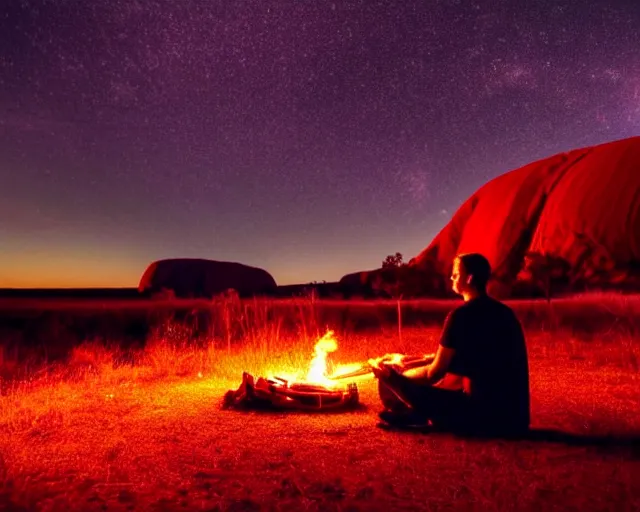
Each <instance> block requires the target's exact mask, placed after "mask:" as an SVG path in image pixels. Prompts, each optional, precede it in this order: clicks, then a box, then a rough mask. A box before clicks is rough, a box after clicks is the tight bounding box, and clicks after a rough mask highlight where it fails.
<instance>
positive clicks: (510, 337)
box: [440, 295, 530, 430]
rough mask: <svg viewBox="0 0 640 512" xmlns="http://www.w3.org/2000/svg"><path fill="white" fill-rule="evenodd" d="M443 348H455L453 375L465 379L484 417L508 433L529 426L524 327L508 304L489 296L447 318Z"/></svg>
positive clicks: (473, 399)
mask: <svg viewBox="0 0 640 512" xmlns="http://www.w3.org/2000/svg"><path fill="white" fill-rule="evenodd" d="M440 343H441V345H443V346H444V347H448V348H452V349H454V350H455V351H456V352H455V356H454V358H453V360H452V361H451V365H450V368H449V372H451V373H454V374H457V375H461V376H463V377H465V381H466V383H467V384H466V386H465V391H466V392H467V393H469V395H470V396H471V398H472V401H473V403H474V405H475V406H476V407H477V408H478V412H479V414H480V415H481V417H482V418H486V419H488V420H489V423H490V424H496V425H499V426H503V427H505V428H507V429H513V428H515V429H518V430H520V429H524V428H527V427H528V426H529V420H530V414H529V365H528V358H527V350H526V346H525V340H524V334H523V332H522V327H521V325H520V322H519V321H518V319H517V318H516V316H515V314H514V313H513V311H512V310H511V309H510V308H509V307H507V306H506V305H504V304H502V303H500V302H498V301H496V300H494V299H492V298H490V297H488V296H486V295H483V296H480V297H477V298H475V299H472V300H469V301H468V302H465V304H463V305H462V306H460V307H458V308H457V309H455V310H454V311H452V312H451V314H450V315H449V316H448V317H447V321H446V323H445V328H444V331H443V333H442V340H441V342H440Z"/></svg>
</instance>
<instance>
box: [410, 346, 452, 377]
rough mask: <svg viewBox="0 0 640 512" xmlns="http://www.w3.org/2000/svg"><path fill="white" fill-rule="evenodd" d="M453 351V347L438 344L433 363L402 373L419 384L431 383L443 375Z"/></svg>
mask: <svg viewBox="0 0 640 512" xmlns="http://www.w3.org/2000/svg"><path fill="white" fill-rule="evenodd" d="M455 353H456V351H455V350H454V349H452V348H447V347H443V346H442V345H440V346H438V351H437V352H436V357H435V359H434V360H433V363H431V364H430V365H428V366H423V367H421V368H413V369H411V370H407V371H406V372H404V373H403V375H404V376H406V377H409V378H410V379H411V380H413V381H414V382H417V383H419V384H426V385H433V384H435V383H436V382H438V381H440V380H442V378H443V377H444V376H445V374H446V373H447V370H448V369H449V366H450V365H451V360H452V359H453V356H454V354H455Z"/></svg>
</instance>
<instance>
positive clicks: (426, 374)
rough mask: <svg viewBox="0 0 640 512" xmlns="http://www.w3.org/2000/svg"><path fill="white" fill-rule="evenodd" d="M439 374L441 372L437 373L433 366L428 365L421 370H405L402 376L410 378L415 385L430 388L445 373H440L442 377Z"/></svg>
mask: <svg viewBox="0 0 640 512" xmlns="http://www.w3.org/2000/svg"><path fill="white" fill-rule="evenodd" d="M440 373H441V372H439V371H438V369H437V368H436V367H435V366H434V365H433V364H430V365H428V366H423V367H421V368H413V369H411V370H407V371H406V372H403V375H404V376H405V377H408V378H410V379H411V380H412V381H413V382H415V383H417V384H422V385H425V386H432V385H433V384H435V383H436V382H438V381H440V380H441V379H442V378H443V377H444V374H445V373H446V372H442V375H440Z"/></svg>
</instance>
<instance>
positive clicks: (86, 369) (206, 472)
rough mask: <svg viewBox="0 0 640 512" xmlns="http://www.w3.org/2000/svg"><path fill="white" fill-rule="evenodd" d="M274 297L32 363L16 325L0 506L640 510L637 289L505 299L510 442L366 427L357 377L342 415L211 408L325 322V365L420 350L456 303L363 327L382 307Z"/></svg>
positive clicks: (3, 424)
mask: <svg viewBox="0 0 640 512" xmlns="http://www.w3.org/2000/svg"><path fill="white" fill-rule="evenodd" d="M288 304H289V306H290V307H291V308H292V309H290V310H288V312H287V315H288V316H289V317H290V320H291V321H290V322H289V323H286V322H282V321H281V320H278V317H277V316H274V315H271V314H270V313H269V312H264V311H263V313H262V316H260V315H257V316H256V315H255V314H254V317H252V318H253V320H252V322H251V324H250V325H249V324H248V323H247V320H246V313H247V310H243V311H244V314H245V316H244V317H243V318H244V320H243V319H242V318H240V319H236V320H237V322H236V323H237V324H238V325H240V324H242V322H244V324H242V325H244V328H243V329H236V328H233V325H236V324H234V323H233V322H232V321H231V319H230V317H229V316H227V318H226V320H224V321H223V324H222V327H220V324H218V323H215V322H213V323H210V324H208V329H209V331H208V333H207V332H205V334H204V335H202V332H200V336H199V338H198V340H197V342H194V341H193V339H192V331H191V330H189V329H192V328H193V326H192V325H191V327H190V328H189V329H187V328H185V327H184V325H183V324H178V323H176V322H171V321H167V322H165V323H164V324H162V325H161V327H162V328H161V329H156V330H155V331H154V332H153V333H152V334H151V335H149V337H148V338H147V343H146V344H145V346H144V347H143V348H140V349H136V350H134V351H131V350H129V351H123V350H121V349H120V348H118V346H117V344H116V345H112V344H108V343H105V340H87V341H85V342H83V343H80V344H76V345H74V346H73V347H72V348H70V349H69V352H68V354H67V356H66V357H65V358H63V359H57V360H56V361H46V360H45V361H43V360H38V361H36V360H33V361H31V362H30V360H29V359H28V358H26V357H25V356H24V351H22V352H20V351H19V350H18V349H16V347H15V343H16V333H15V331H14V332H13V334H12V335H11V336H12V342H11V343H9V341H6V342H4V343H3V344H2V347H3V350H2V351H1V352H0V372H1V373H0V375H1V376H2V395H1V396H0V510H16V511H18V510H51V511H53V510H60V511H62V510H78V511H92V510H211V511H213V510H217V511H226V510H229V511H242V510H245V511H254V510H255V511H258V510H292V511H293V510H353V511H356V510H580V511H584V510H640V484H638V482H640V373H639V368H640V298H638V297H623V296H616V295H592V296H585V297H580V298H574V299H565V300H561V301H553V302H552V305H551V306H549V305H548V304H546V303H545V302H527V303H518V304H514V307H515V308H516V311H517V312H518V314H519V315H520V317H521V319H522V320H523V323H524V325H525V330H526V333H527V341H528V349H529V358H530V371H531V394H532V422H533V432H532V433H531V436H529V437H528V438H527V439H522V440H517V441H516V440H495V439H494V440H488V439H464V438H459V437H455V436H452V435H449V434H444V433H421V432H389V431H386V430H383V429H380V428H377V427H376V423H377V417H376V413H377V412H378V410H379V404H378V399H377V394H376V386H375V382H374V381H373V380H371V379H363V380H360V381H359V382H358V386H359V389H360V399H361V403H362V407H361V408H359V409H358V410H355V411H350V412H343V413H320V414H318V413H316V414H312V413H293V412H287V413H274V412H240V411H228V410H221V408H220V402H221V399H222V396H223V394H224V392H225V391H226V390H228V389H231V388H235V387H237V386H238V385H239V383H240V378H241V374H242V371H243V370H247V371H250V372H252V373H253V374H255V375H267V374H269V373H274V374H278V373H279V372H291V371H293V370H299V369H303V368H306V367H307V365H308V364H309V362H310V360H311V357H312V355H313V346H314V342H315V340H316V339H317V337H318V336H320V335H322V334H323V330H324V329H325V328H327V327H329V328H335V329H336V331H337V339H338V344H339V346H338V350H337V351H336V352H335V353H334V354H332V356H331V357H332V358H333V360H334V362H338V363H349V362H354V361H360V360H363V359H366V358H368V357H373V356H378V355H381V354H384V353H386V352H406V353H424V352H431V351H433V350H434V349H435V348H436V346H437V343H438V334H439V327H438V325H439V322H440V318H441V317H442V316H443V315H444V314H446V311H447V310H448V309H450V308H451V307H452V305H453V304H452V303H436V302H433V303H428V302H425V301H423V302H422V303H420V304H418V303H413V305H411V304H407V305H405V306H403V307H405V308H406V309H405V313H403V315H406V317H405V325H404V326H403V328H402V330H401V331H400V332H399V331H398V326H397V318H396V317H394V316H393V314H395V311H396V305H395V304H394V303H391V304H386V306H385V305H383V306H385V307H387V309H388V311H387V312H385V313H384V314H382V313H380V314H379V313H376V314H374V315H373V317H375V318H377V319H381V320H380V322H378V323H376V322H373V323H372V322H368V323H367V322H365V323H366V324H367V328H355V327H354V326H357V325H358V321H355V320H353V318H354V317H355V316H356V315H355V314H354V313H353V311H354V310H355V309H357V307H359V308H361V309H362V308H367V307H368V308H373V307H382V306H381V305H380V304H378V305H377V306H376V305H375V304H373V305H372V304H367V305H364V304H360V305H359V306H358V304H356V303H342V304H339V303H332V304H329V303H327V304H325V305H324V306H326V307H327V308H334V309H335V310H338V309H340V310H341V312H340V314H336V315H333V316H332V315H324V316H322V315H320V316H313V314H312V313H309V310H307V309H304V308H302V307H301V306H299V305H293V306H291V304H293V303H288ZM165 306H166V305H165ZM192 306H193V305H190V306H189V307H192ZM289 306H287V307H289ZM316 306H317V305H314V306H313V307H314V308H315V307H316ZM128 307H130V308H131V307H140V306H137V305H136V306H133V305H129V306H128ZM145 307H148V306H145ZM158 307H161V306H158ZM11 308H13V309H14V310H15V309H20V308H22V309H23V311H31V312H33V311H35V310H38V311H42V310H44V309H47V308H50V309H51V306H50V305H47V304H36V305H34V304H33V303H30V304H26V305H25V304H23V305H16V303H15V302H14V303H12V304H11ZM11 308H9V306H8V305H6V304H4V305H3V304H0V310H7V309H11ZM56 308H57V309H65V308H66V309H65V311H70V310H74V311H76V310H78V309H82V305H80V306H79V305H78V304H75V305H69V304H67V305H66V306H64V307H62V306H61V305H60V304H58V305H57V306H55V307H54V308H53V309H56ZM101 308H102V309H104V308H107V309H108V308H109V305H104V304H103V305H102V306H101ZM118 308H120V309H123V308H124V306H123V305H122V304H119V305H118ZM411 308H413V309H414V311H413V312H412V310H411ZM123 310H124V309H123ZM415 310H421V311H422V314H417V313H416V312H415ZM224 311H227V315H229V310H220V311H218V313H220V315H222V316H224ZM345 311H346V313H345ZM350 311H351V312H350ZM429 311H431V312H434V311H435V312H439V313H438V314H433V315H431V314H427V313H425V312H429ZM254 313H255V311H254ZM12 314H14V313H12ZM15 314H17V313H15ZM123 314H124V313H123ZM438 315H440V316H438ZM598 315H599V316H598ZM418 317H420V318H423V319H424V318H429V319H430V321H424V322H419V321H417V320H416V319H417V318H418ZM596 317H597V318H598V320H597V322H596V321H595V320H594V319H596ZM394 318H395V321H394ZM331 319H334V320H335V323H337V324H340V325H337V326H336V325H334V324H332V323H331ZM336 319H337V320H336ZM225 322H226V323H225ZM225 325H226V327H224V326H225ZM216 326H217V327H216ZM236 326H237V325H236ZM200 331H202V329H200ZM5 332H8V331H5ZM18 354H20V355H18Z"/></svg>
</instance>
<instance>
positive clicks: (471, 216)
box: [345, 137, 640, 295]
mask: <svg viewBox="0 0 640 512" xmlns="http://www.w3.org/2000/svg"><path fill="white" fill-rule="evenodd" d="M466 252H479V253H481V254H484V255H485V256H486V257H487V258H488V259H489V261H490V263H491V265H492V268H493V269H494V275H495V280H494V283H493V284H494V286H496V285H497V288H500V289H502V291H503V292H505V294H506V295H508V294H510V293H511V294H513V293H514V292H516V291H517V290H518V289H527V286H525V285H526V284H527V283H528V284H531V283H533V282H534V281H537V282H539V281H540V274H541V273H546V274H547V278H549V279H553V280H554V281H556V282H558V283H560V284H561V288H562V290H563V291H572V290H581V289H584V288H585V287H587V288H588V287H598V288H626V289H640V137H633V138H629V139H624V140H619V141H615V142H610V143H606V144H601V145H597V146H593V147H588V148H582V149H576V150H573V151H569V152H566V153H562V154H557V155H555V156H552V157H549V158H546V159H543V160H539V161H536V162H533V163H531V164H529V165H526V166H524V167H521V168H519V169H516V170H512V171H510V172H507V173H505V174H503V175H501V176H499V177H497V178H495V179H493V180H491V181H489V182H488V183H486V184H485V185H484V186H482V187H481V188H480V189H479V190H477V191H476V192H475V193H474V194H473V195H472V196H471V197H470V198H468V199H467V200H466V201H465V202H464V203H463V204H462V206H461V207H460V208H459V209H458V210H457V211H456V213H455V214H454V215H453V218H452V219H451V221H450V222H449V223H448V224H447V225H446V226H445V227H444V228H443V229H442V230H441V231H440V233H438V235H436V237H435V238H434V239H433V241H432V242H431V243H430V244H429V246H428V247H427V248H426V249H424V250H423V251H422V252H421V253H420V254H419V255H418V256H416V257H415V258H413V259H412V260H410V262H409V265H408V266H409V267H410V268H412V269H414V270H415V271H419V272H421V273H423V274H425V275H429V276H432V277H437V278H439V279H440V280H441V281H442V282H441V283H440V284H438V285H436V286H435V288H436V289H434V290H433V292H434V294H435V295H438V294H439V292H441V291H442V290H443V289H446V287H447V286H446V282H447V280H448V276H449V273H450V269H451V265H452V261H453V258H454V257H455V255H456V254H458V253H466ZM375 272H376V271H374V272H373V273H371V272H369V273H363V276H360V281H361V282H365V281H368V282H369V283H370V282H371V281H372V279H373V278H372V277H371V276H372V275H374V274H375ZM345 277H346V276H345ZM543 279H544V276H543ZM350 280H351V281H353V280H354V277H353V276H350ZM430 286H434V285H433V284H431V285H430ZM428 292H429V290H427V293H428Z"/></svg>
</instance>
